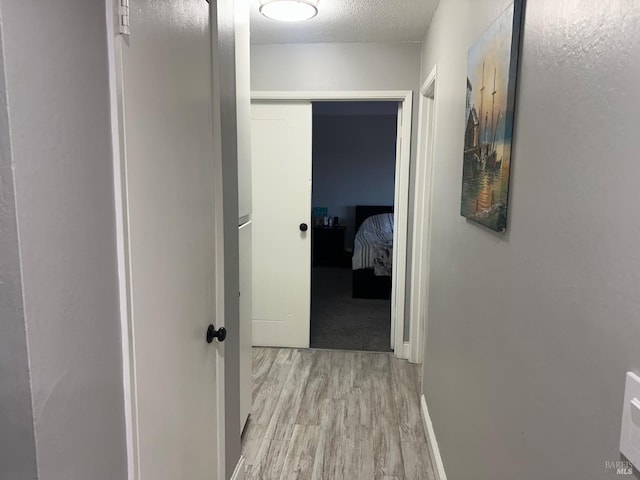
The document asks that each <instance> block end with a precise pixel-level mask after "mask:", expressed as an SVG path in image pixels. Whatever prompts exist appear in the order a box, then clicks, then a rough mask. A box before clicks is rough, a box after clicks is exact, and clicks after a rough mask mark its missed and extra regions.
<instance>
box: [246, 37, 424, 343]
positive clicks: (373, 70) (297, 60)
mask: <svg viewBox="0 0 640 480" xmlns="http://www.w3.org/2000/svg"><path fill="white" fill-rule="evenodd" d="M420 48H421V45H420V44H419V43H305V44H274V45H251V89H252V90H254V91H256V90H275V91H277V90H291V91H336V90H356V91H358V90H360V91H362V90H413V92H414V101H413V103H414V106H413V132H414V133H413V134H412V139H411V168H410V173H411V178H413V172H414V165H413V164H414V161H415V151H416V148H415V147H416V138H415V132H416V130H417V102H416V99H417V94H418V90H419V87H420V84H419V77H420ZM410 190H412V188H411V189H410ZM409 195H410V196H409V198H410V199H413V192H412V191H410V192H409ZM409 215H410V216H409V218H412V216H413V208H412V205H411V202H409ZM411 237H412V234H411V227H409V235H408V238H411ZM410 257H411V249H410V248H409V249H408V251H407V261H408V264H410V263H411V258H410ZM410 275H411V271H410V269H407V277H406V285H407V287H406V288H407V291H408V290H409V285H410V280H411V278H410ZM405 303H406V311H408V302H405ZM404 331H405V340H406V339H407V338H408V335H409V316H408V315H406V316H405V328H404Z"/></svg>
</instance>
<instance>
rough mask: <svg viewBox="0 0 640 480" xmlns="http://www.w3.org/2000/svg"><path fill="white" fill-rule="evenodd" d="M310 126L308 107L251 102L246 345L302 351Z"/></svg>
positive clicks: (307, 294)
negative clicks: (249, 328)
mask: <svg viewBox="0 0 640 480" xmlns="http://www.w3.org/2000/svg"><path fill="white" fill-rule="evenodd" d="M311 122H312V111H311V102H305V101H302V102H254V103H253V104H252V122H251V152H252V153H251V158H252V183H253V270H252V275H253V344H254V345H263V346H274V347H275V346H277V347H297V348H308V347H309V330H310V325H309V322H310V302H311V127H312V124H311ZM303 223H304V224H306V225H307V227H308V229H307V231H304V232H303V231H301V230H300V224H303Z"/></svg>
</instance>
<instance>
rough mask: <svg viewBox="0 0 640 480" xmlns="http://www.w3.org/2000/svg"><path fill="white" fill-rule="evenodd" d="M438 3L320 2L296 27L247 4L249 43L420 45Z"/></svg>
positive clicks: (256, 2) (253, 2)
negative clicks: (272, 17)
mask: <svg viewBox="0 0 640 480" xmlns="http://www.w3.org/2000/svg"><path fill="white" fill-rule="evenodd" d="M437 5H438V0H320V3H319V5H318V11H319V13H318V15H317V16H316V17H315V18H313V19H311V20H309V21H307V22H298V23H287V22H278V21H275V20H271V19H268V18H266V17H264V16H262V15H260V13H259V11H258V9H259V8H260V1H259V0H251V43H255V44H265V43H324V42H420V41H422V39H423V37H424V35H425V33H426V31H427V26H428V25H429V22H430V21H431V17H432V16H433V12H434V11H435V9H436V6H437Z"/></svg>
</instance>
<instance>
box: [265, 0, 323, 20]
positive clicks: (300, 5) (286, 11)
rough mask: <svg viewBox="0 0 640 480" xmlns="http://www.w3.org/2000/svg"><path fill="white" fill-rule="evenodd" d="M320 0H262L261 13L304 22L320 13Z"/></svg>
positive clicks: (266, 15)
mask: <svg viewBox="0 0 640 480" xmlns="http://www.w3.org/2000/svg"><path fill="white" fill-rule="evenodd" d="M318 1H319V0H260V13H261V14H262V15H264V16H265V17H267V18H271V19H273V20H280V21H282V22H302V21H305V20H310V19H312V18H313V17H315V16H316V15H317V14H318Z"/></svg>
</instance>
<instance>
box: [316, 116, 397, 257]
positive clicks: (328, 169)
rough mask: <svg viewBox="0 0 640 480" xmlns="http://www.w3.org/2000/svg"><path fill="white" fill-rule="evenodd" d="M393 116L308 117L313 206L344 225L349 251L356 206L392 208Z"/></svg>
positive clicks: (395, 130)
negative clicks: (311, 153) (310, 124)
mask: <svg viewBox="0 0 640 480" xmlns="http://www.w3.org/2000/svg"><path fill="white" fill-rule="evenodd" d="M396 135H397V115H314V116H313V175H312V178H313V196H312V205H313V206H314V207H327V208H328V209H329V216H331V217H334V216H338V217H340V223H341V224H343V225H346V226H347V229H346V232H345V245H346V246H349V247H353V238H354V235H355V231H354V230H355V206H356V205H393V200H394V198H393V197H394V191H395V181H394V180H395V179H394V176H395V169H396Z"/></svg>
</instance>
